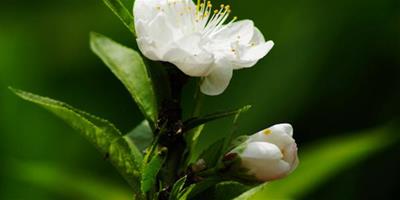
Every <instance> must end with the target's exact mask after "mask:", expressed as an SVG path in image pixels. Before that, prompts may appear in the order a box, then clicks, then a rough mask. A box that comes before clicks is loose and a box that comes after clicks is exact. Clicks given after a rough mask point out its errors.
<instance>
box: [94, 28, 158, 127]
mask: <svg viewBox="0 0 400 200" xmlns="http://www.w3.org/2000/svg"><path fill="white" fill-rule="evenodd" d="M90 46H91V48H92V51H93V52H94V53H95V54H96V55H97V56H99V57H100V58H101V59H102V60H103V62H104V63H105V64H106V65H107V66H108V68H110V70H111V71H112V72H113V73H114V74H115V76H117V77H118V79H119V80H120V81H121V82H122V83H123V84H124V85H125V87H126V88H127V89H128V91H129V92H130V94H131V96H132V97H133V99H134V100H135V102H136V103H137V105H138V107H139V109H140V110H141V111H142V113H143V114H144V116H145V117H146V119H147V120H148V121H149V122H150V123H151V124H152V125H153V124H154V123H155V121H156V120H157V115H158V106H157V100H156V95H155V92H154V87H153V82H152V80H151V78H150V75H149V72H148V70H147V67H146V65H145V64H144V62H143V59H142V57H141V56H140V54H138V53H137V52H136V51H134V50H132V49H129V48H127V47H125V46H122V45H120V44H118V43H116V42H114V41H113V40H111V39H109V38H107V37H105V36H103V35H101V34H98V33H91V35H90Z"/></svg>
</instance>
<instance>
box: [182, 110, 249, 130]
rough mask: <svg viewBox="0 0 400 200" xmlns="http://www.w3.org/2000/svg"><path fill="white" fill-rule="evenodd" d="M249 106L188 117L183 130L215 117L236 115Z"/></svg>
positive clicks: (215, 118) (212, 119)
mask: <svg viewBox="0 0 400 200" xmlns="http://www.w3.org/2000/svg"><path fill="white" fill-rule="evenodd" d="M250 108H251V106H250V105H247V106H244V107H243V108H240V109H235V110H229V111H222V112H216V113H212V114H208V115H205V116H202V117H195V118H192V119H189V120H187V121H185V122H184V127H185V131H189V130H191V129H193V128H196V127H198V126H200V125H202V124H205V123H207V122H211V121H214V120H217V119H221V118H225V117H230V116H237V114H238V113H243V112H246V111H248V110H249V109H250Z"/></svg>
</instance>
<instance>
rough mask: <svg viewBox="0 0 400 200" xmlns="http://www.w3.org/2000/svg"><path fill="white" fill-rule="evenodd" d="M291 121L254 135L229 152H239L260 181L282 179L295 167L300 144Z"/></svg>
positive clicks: (248, 168)
mask: <svg viewBox="0 0 400 200" xmlns="http://www.w3.org/2000/svg"><path fill="white" fill-rule="evenodd" d="M292 136H293V128H292V126H291V125H290V124H277V125H274V126H272V127H270V128H267V129H265V130H262V131H260V132H258V133H256V134H254V135H251V136H250V137H249V139H248V140H247V141H246V142H244V143H243V144H242V145H240V146H238V147H237V148H235V149H234V150H232V151H231V152H230V153H237V154H238V155H239V158H240V160H241V162H240V163H241V166H242V167H243V168H246V169H247V170H248V171H247V175H250V176H253V177H255V178H256V179H257V180H259V181H271V180H275V179H280V178H283V177H285V176H287V175H288V174H290V173H291V172H292V171H293V170H295V169H296V167H297V165H298V163H299V160H298V157H297V145H296V142H295V140H294V139H293V137H292Z"/></svg>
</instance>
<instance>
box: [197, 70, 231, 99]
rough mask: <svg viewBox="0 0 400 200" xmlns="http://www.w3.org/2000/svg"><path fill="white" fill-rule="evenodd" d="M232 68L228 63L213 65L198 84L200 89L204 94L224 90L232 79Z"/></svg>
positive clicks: (212, 93)
mask: <svg viewBox="0 0 400 200" xmlns="http://www.w3.org/2000/svg"><path fill="white" fill-rule="evenodd" d="M232 75H233V69H232V67H231V66H230V65H228V64H227V65H215V66H213V68H212V71H211V72H210V74H209V75H208V76H206V77H205V78H204V79H203V81H202V82H201V85H200V90H201V92H202V93H204V94H206V95H211V96H215V95H219V94H221V93H222V92H224V91H225V89H226V88H227V87H228V85H229V82H230V81H231V79H232Z"/></svg>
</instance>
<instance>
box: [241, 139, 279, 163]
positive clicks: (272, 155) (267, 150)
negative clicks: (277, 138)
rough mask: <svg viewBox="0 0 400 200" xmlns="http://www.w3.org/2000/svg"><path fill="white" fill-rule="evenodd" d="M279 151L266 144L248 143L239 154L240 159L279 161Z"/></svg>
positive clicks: (273, 146)
mask: <svg viewBox="0 0 400 200" xmlns="http://www.w3.org/2000/svg"><path fill="white" fill-rule="evenodd" d="M282 156H283V155H282V153H281V150H280V149H279V148H278V147H277V146H276V145H274V144H271V143H268V142H249V143H248V144H247V146H246V148H245V150H244V151H243V152H242V153H241V154H240V157H241V158H252V159H258V160H280V159H281V158H282Z"/></svg>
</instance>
